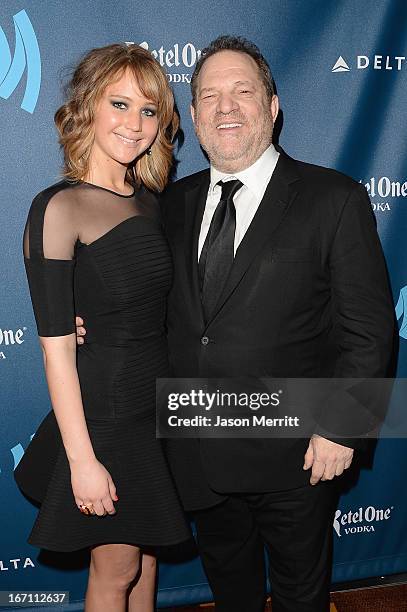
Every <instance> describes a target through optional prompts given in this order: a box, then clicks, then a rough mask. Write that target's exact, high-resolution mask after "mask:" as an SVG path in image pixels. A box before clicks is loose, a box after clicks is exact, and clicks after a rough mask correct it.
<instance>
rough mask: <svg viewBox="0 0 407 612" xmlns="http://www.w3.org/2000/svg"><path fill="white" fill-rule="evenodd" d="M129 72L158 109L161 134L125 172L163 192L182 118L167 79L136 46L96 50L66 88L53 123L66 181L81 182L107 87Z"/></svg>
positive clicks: (136, 181) (131, 179) (132, 180)
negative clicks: (64, 100)
mask: <svg viewBox="0 0 407 612" xmlns="http://www.w3.org/2000/svg"><path fill="white" fill-rule="evenodd" d="M126 69H130V71H131V72H132V74H133V75H134V78H135V79H136V81H137V84H138V86H139V89H140V91H141V93H142V94H143V96H145V97H146V98H147V99H149V100H151V101H152V102H154V104H156V106H157V118H158V133H157V137H156V139H155V140H154V142H153V144H152V145H151V147H150V148H151V155H148V154H147V152H145V153H143V154H142V155H141V156H140V157H138V158H137V159H136V160H135V162H134V163H133V164H131V165H130V166H129V167H128V169H127V174H126V180H127V181H128V182H129V183H131V184H136V185H140V183H143V185H145V186H146V187H147V188H148V189H151V190H153V191H162V190H163V189H164V187H165V186H166V184H167V181H168V175H169V172H170V169H171V166H172V160H173V158H172V152H173V145H172V141H173V139H174V136H175V134H176V132H177V130H178V126H179V119H178V115H177V113H176V111H175V109H174V96H173V93H172V91H171V88H170V86H169V84H168V81H167V77H166V76H165V73H164V71H163V70H162V68H161V66H160V64H159V63H158V62H157V60H155V59H154V58H153V56H152V55H151V53H150V52H149V51H147V50H146V49H143V48H142V47H139V46H138V45H133V44H125V43H123V44H114V45H108V46H107V47H101V48H99V49H92V50H91V51H89V52H88V53H87V54H86V55H85V56H84V57H83V58H82V60H81V61H80V63H79V65H78V66H77V68H76V69H75V71H74V74H73V76H72V79H71V81H70V82H69V84H68V87H67V100H66V102H65V104H63V105H62V106H61V107H60V108H59V109H58V110H57V112H56V113H55V117H54V121H55V125H56V126H57V129H58V132H59V142H60V144H61V146H62V148H63V151H64V170H63V174H64V176H65V177H66V178H68V179H71V180H74V181H77V180H83V179H84V177H85V176H86V175H87V173H88V170H89V156H90V151H91V148H92V144H93V140H94V129H93V124H94V117H95V110H96V107H97V104H98V102H99V100H100V98H101V96H102V95H103V93H104V91H105V89H106V87H107V86H108V85H111V84H112V83H113V82H114V81H116V80H118V79H120V78H121V76H122V75H123V73H124V72H125V70H126Z"/></svg>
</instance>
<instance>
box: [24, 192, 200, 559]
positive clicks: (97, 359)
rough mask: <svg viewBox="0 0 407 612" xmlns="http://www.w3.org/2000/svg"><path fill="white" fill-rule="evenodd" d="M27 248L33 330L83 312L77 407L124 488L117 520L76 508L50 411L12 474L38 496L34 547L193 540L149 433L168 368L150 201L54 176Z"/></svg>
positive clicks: (160, 267)
mask: <svg viewBox="0 0 407 612" xmlns="http://www.w3.org/2000/svg"><path fill="white" fill-rule="evenodd" d="M24 255H25V262H26V269H27V275H28V279H29V284H30V290H31V296H32V302H33V307H34V311H35V316H36V319H37V323H38V331H39V334H40V335H42V336H61V335H68V334H70V333H74V330H75V327H74V316H75V313H78V315H80V316H82V317H83V318H84V320H85V326H86V329H87V335H86V342H85V344H83V345H81V346H79V347H78V348H77V370H78V377H79V382H80V387H81V393H82V401H83V408H84V414H85V418H86V423H87V427H88V431H89V435H90V438H91V442H92V445H93V448H94V450H95V454H96V457H97V459H98V460H99V461H100V462H101V463H102V464H103V465H104V466H105V467H106V469H107V470H108V471H109V472H110V474H111V476H112V478H113V481H114V483H115V485H116V488H117V494H118V496H119V501H117V502H116V503H115V507H116V511H117V513H116V514H115V515H113V516H105V517H103V518H99V517H87V516H84V515H83V514H81V513H80V512H79V510H78V508H77V507H76V505H75V500H74V497H73V493H72V487H71V483H70V470H69V463H68V461H67V457H66V453H65V449H64V447H63V444H62V439H61V436H60V433H59V429H58V425H57V422H56V419H55V415H54V413H53V411H51V412H49V413H48V414H47V416H46V417H45V418H44V420H43V421H42V423H41V424H40V426H39V428H38V430H37V432H36V434H35V436H34V438H33V440H32V441H31V443H30V444H29V446H28V448H27V450H26V452H25V454H24V455H23V457H22V459H21V461H20V463H19V464H18V466H17V468H16V470H15V478H16V481H17V483H18V485H19V486H20V487H21V489H22V490H23V492H24V493H26V494H27V495H28V496H29V497H31V498H33V499H34V500H36V501H38V502H40V504H41V508H40V511H39V514H38V516H37V519H36V521H35V524H34V526H33V529H32V531H31V534H30V536H29V539H28V541H29V543H30V544H33V545H34V546H38V547H41V548H46V549H50V550H56V551H72V550H77V549H80V548H84V547H88V546H92V545H96V544H100V543H116V542H125V543H129V544H135V545H139V546H146V547H154V546H159V547H160V546H166V545H172V544H176V543H178V542H181V541H184V540H187V539H189V537H190V532H189V528H188V526H187V524H186V522H185V518H184V514H183V511H182V508H181V505H180V502H179V500H178V496H177V493H176V491H175V488H174V485H173V481H172V478H171V475H170V472H169V470H168V466H167V461H166V459H165V457H164V454H163V450H162V447H161V442H160V441H159V440H157V439H156V436H155V379H156V377H161V376H164V377H165V376H168V374H169V369H168V359H167V343H166V337H165V329H164V322H165V310H166V296H167V294H168V291H169V288H170V286H171V282H172V262H171V256H170V253H169V249H168V244H167V242H166V239H165V237H164V235H163V231H162V227H161V223H160V218H159V209H158V205H157V201H156V198H155V197H154V196H153V195H152V194H150V193H148V192H146V191H144V190H140V191H138V192H137V193H135V194H133V195H129V196H121V195H119V194H115V193H114V192H112V191H109V190H107V189H104V188H102V187H96V186H94V185H89V184H87V183H77V184H72V183H67V182H62V183H59V184H58V185H56V186H53V187H52V188H49V189H48V190H45V191H44V192H42V193H41V194H39V195H38V196H37V197H36V198H35V200H34V202H33V204H32V207H31V210H30V213H29V217H28V222H27V226H26V231H25V236H24Z"/></svg>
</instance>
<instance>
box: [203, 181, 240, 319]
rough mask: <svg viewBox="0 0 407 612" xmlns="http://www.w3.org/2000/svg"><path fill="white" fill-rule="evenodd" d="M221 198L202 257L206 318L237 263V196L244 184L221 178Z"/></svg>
mask: <svg viewBox="0 0 407 612" xmlns="http://www.w3.org/2000/svg"><path fill="white" fill-rule="evenodd" d="M218 184H219V185H221V187H222V193H221V197H220V201H219V203H218V205H217V207H216V209H215V212H214V214H213V217H212V221H211V224H210V226H209V230H208V233H207V235H206V238H205V242H204V244H203V247H202V252H201V256H200V258H199V276H200V283H201V296H202V305H203V309H204V313H205V318H206V320H208V319H209V317H210V315H211V314H212V312H213V310H214V308H215V306H216V304H217V301H218V299H219V295H220V293H221V291H222V289H223V287H224V286H225V282H226V279H227V277H228V276H229V272H230V268H231V266H232V263H233V253H234V239H235V230H236V210H235V205H234V203H233V198H234V196H235V194H236V193H237V192H238V191H239V189H240V188H241V187H242V186H243V183H242V182H241V181H239V180H232V181H226V182H225V181H219V183H218Z"/></svg>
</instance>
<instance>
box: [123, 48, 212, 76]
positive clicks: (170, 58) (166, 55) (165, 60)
mask: <svg viewBox="0 0 407 612" xmlns="http://www.w3.org/2000/svg"><path fill="white" fill-rule="evenodd" d="M127 44H129V43H127ZM130 44H131V43H130ZM140 47H143V49H147V50H148V51H150V53H151V55H152V56H153V57H155V59H156V60H157V61H158V62H159V63H160V64H161V66H162V67H163V68H164V70H165V71H166V74H167V78H168V81H169V82H170V83H190V82H191V76H192V72H193V69H194V66H195V64H196V63H197V61H198V60H199V58H200V56H201V51H200V49H197V48H196V47H195V45H194V44H193V43H190V42H188V43H186V44H185V45H180V44H179V43H176V44H175V45H173V46H172V47H171V48H169V49H167V48H164V47H163V46H162V45H161V47H160V48H159V49H150V46H149V44H148V42H146V41H144V42H142V43H140ZM187 70H188V71H187Z"/></svg>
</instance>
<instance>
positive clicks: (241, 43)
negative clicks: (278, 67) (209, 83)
mask: <svg viewBox="0 0 407 612" xmlns="http://www.w3.org/2000/svg"><path fill="white" fill-rule="evenodd" d="M220 51H238V52H239V53H246V55H249V56H250V57H251V58H253V59H254V61H255V62H256V64H257V67H258V69H259V74H260V78H261V80H262V82H263V85H264V88H265V90H266V95H267V98H268V99H269V100H271V98H272V97H273V96H274V94H275V93H276V88H275V84H274V79H273V75H272V74H271V70H270V66H269V65H268V63H267V61H266V59H265V58H264V56H263V55H262V54H261V53H260V49H259V48H258V47H257V45H255V44H254V43H252V42H251V41H250V40H247V38H244V37H243V36H229V35H223V36H218V38H216V39H215V40H213V41H212V42H211V43H210V44H209V45H208V46H207V47H205V49H203V50H202V54H201V57H200V58H199V60H198V62H197V63H196V66H195V69H194V72H193V74H192V78H191V92H192V105H193V106H195V104H196V93H197V89H198V77H199V73H200V72H201V69H202V66H203V65H204V63H205V62H206V60H207V59H208V58H209V57H211V55H215V53H219V52H220Z"/></svg>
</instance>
